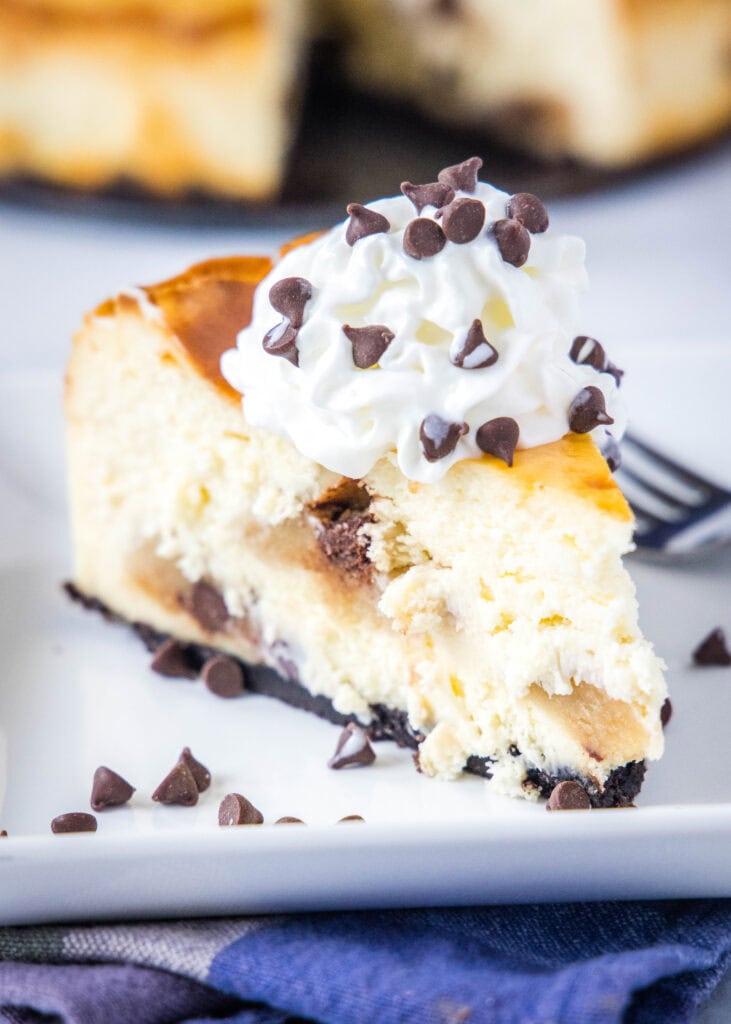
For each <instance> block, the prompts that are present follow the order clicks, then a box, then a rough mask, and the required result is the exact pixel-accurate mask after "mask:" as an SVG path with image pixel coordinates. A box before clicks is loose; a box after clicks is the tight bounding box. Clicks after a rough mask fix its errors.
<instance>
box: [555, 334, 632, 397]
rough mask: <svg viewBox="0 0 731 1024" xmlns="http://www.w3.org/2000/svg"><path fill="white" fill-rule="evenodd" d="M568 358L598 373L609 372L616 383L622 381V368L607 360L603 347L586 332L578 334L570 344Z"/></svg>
mask: <svg viewBox="0 0 731 1024" xmlns="http://www.w3.org/2000/svg"><path fill="white" fill-rule="evenodd" d="M569 358H570V359H571V360H572V361H573V362H574V363H577V365H579V366H591V367H593V368H594V369H595V370H597V371H598V372H599V373H610V374H611V375H612V377H614V379H615V380H616V382H617V385H619V384H621V383H622V377H624V370H620V369H619V367H618V366H615V365H614V363H611V362H610V361H609V359H608V358H607V353H606V352H605V351H604V347H603V346H602V345H601V344H600V343H599V342H598V341H597V340H596V338H590V337H588V336H587V335H586V334H580V335H578V336H577V337H576V338H574V340H573V342H572V344H571V349H570V351H569Z"/></svg>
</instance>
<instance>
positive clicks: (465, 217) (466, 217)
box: [442, 199, 485, 245]
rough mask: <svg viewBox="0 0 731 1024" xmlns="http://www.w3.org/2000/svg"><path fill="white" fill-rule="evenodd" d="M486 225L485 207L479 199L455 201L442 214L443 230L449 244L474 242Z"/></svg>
mask: <svg viewBox="0 0 731 1024" xmlns="http://www.w3.org/2000/svg"><path fill="white" fill-rule="evenodd" d="M484 223H485V207H484V206H483V204H482V203H481V202H480V200H479V199H454V200H453V201H452V202H451V203H450V204H449V206H447V207H445V208H444V211H443V213H442V230H443V231H444V234H445V235H446V237H447V241H448V242H454V243H455V244H457V245H464V244H465V243H466V242H473V241H474V240H475V239H476V238H477V236H478V235H479V233H480V232H481V231H482V228H483V225H484Z"/></svg>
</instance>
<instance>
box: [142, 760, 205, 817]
mask: <svg viewBox="0 0 731 1024" xmlns="http://www.w3.org/2000/svg"><path fill="white" fill-rule="evenodd" d="M152 799H153V800H155V801H156V802H157V803H160V804H182V806H183V807H193V806H194V805H195V804H197V803H198V787H197V785H196V783H195V779H194V778H193V773H192V772H191V770H190V768H189V767H188V765H187V764H186V763H185V761H183V760H180V761H178V763H177V764H176V765H175V767H174V768H172V769H171V770H170V771H169V772H168V774H167V775H166V776H165V778H164V779H163V780H162V782H161V783H160V785H159V786H158V787H157V789H156V790H155V792H154V793H153V794H152Z"/></svg>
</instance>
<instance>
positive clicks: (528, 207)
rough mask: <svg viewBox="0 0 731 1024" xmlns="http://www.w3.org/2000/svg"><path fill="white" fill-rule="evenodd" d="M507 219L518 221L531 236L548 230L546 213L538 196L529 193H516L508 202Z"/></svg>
mask: <svg viewBox="0 0 731 1024" xmlns="http://www.w3.org/2000/svg"><path fill="white" fill-rule="evenodd" d="M507 213H508V217H509V218H512V219H513V220H518V221H520V223H521V224H522V225H523V227H524V228H525V229H526V230H527V231H530V233H531V234H532V235H541V234H543V232H544V231H547V230H548V213H547V211H546V207H545V206H544V205H543V203H542V202H541V201H540V199H539V198H538V196H534V195H533V194H532V193H531V192H516V193H515V195H513V196H511V197H510V199H509V201H508V209H507Z"/></svg>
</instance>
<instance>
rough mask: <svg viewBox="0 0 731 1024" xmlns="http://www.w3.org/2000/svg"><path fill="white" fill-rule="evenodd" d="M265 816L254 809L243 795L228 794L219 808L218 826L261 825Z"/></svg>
mask: <svg viewBox="0 0 731 1024" xmlns="http://www.w3.org/2000/svg"><path fill="white" fill-rule="evenodd" d="M263 821H264V815H263V814H262V813H261V811H260V810H259V809H258V808H257V807H254V805H253V804H252V803H251V801H250V800H247V799H246V797H245V796H242V795H241V793H228V794H227V795H226V796H225V797H224V798H223V800H222V801H221V803H220V806H219V808H218V824H219V825H222V826H226V827H227V826H229V825H261V824H262V823H263Z"/></svg>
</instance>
